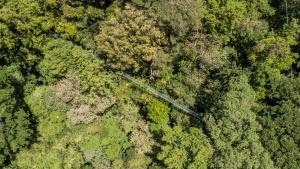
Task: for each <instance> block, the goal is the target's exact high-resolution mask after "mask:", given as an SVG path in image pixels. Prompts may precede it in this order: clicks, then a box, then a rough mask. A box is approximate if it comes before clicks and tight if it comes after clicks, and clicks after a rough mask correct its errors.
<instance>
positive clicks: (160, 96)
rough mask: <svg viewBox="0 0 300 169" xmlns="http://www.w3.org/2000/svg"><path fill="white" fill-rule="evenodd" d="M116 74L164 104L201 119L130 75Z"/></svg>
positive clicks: (185, 107) (198, 115) (196, 114)
mask: <svg viewBox="0 0 300 169" xmlns="http://www.w3.org/2000/svg"><path fill="white" fill-rule="evenodd" d="M117 74H119V75H121V76H123V77H124V78H126V79H127V80H129V81H131V82H133V83H134V84H136V85H137V86H139V87H141V88H143V89H144V90H145V91H147V92H148V93H150V94H153V95H154V96H156V97H158V98H161V99H162V100H164V101H165V102H167V103H170V104H172V105H173V106H174V107H176V108H177V109H179V110H182V111H183V112H185V113H187V114H189V115H192V116H193V117H196V118H198V119H200V118H201V114H198V113H196V112H194V111H193V110H191V109H189V108H188V107H187V106H184V105H181V104H179V103H177V102H176V101H175V100H173V99H171V98H170V97H169V96H167V95H164V94H162V93H160V92H158V91H156V90H155V89H154V88H152V87H150V86H149V85H146V84H144V83H142V82H141V81H139V80H137V79H135V78H134V77H132V76H131V75H129V74H127V73H117Z"/></svg>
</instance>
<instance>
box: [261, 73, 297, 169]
mask: <svg viewBox="0 0 300 169" xmlns="http://www.w3.org/2000/svg"><path fill="white" fill-rule="evenodd" d="M271 85H272V88H271V91H270V92H269V94H268V95H267V96H268V97H267V99H268V102H267V104H264V105H263V107H262V110H261V111H260V112H259V114H258V115H259V116H258V119H259V121H260V122H261V124H262V127H263V128H262V131H261V133H260V137H261V140H262V143H263V145H264V147H266V149H267V150H268V151H269V152H270V155H271V157H272V159H273V161H274V163H275V166H276V167H277V168H286V169H288V168H290V169H296V168H299V167H300V163H299V161H300V147H299V140H300V132H299V131H300V129H299V128H300V127H299V125H298V124H299V123H300V109H299V104H298V102H299V100H300V96H299V94H298V92H297V91H300V88H299V86H300V78H299V77H297V78H288V77H285V76H282V77H281V79H280V80H277V81H273V82H272V83H271Z"/></svg>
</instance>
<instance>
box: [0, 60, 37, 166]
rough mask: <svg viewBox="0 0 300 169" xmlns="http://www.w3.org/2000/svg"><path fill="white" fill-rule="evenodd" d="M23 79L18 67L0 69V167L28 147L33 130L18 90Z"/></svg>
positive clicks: (20, 92) (28, 113)
mask: <svg viewBox="0 0 300 169" xmlns="http://www.w3.org/2000/svg"><path fill="white" fill-rule="evenodd" d="M22 83H24V79H23V77H22V74H21V73H20V71H19V67H18V66H15V65H12V66H9V67H8V66H1V69H0V135H1V139H0V152H1V153H0V154H1V155H0V167H3V166H5V165H7V164H8V163H9V162H10V160H11V159H13V157H14V155H15V154H16V153H18V152H19V151H20V150H22V149H24V148H26V147H27V146H28V145H30V143H31V141H32V140H33V136H32V135H33V128H32V121H31V117H30V112H29V111H28V110H27V109H26V107H25V105H26V104H25V103H24V101H23V100H22V98H21V96H22V94H23V93H22V91H21V90H20V88H21V85H22Z"/></svg>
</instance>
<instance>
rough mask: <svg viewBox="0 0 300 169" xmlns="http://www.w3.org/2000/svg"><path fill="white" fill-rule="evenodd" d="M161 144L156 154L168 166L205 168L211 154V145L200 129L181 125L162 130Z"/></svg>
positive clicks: (190, 168) (193, 168)
mask: <svg viewBox="0 0 300 169" xmlns="http://www.w3.org/2000/svg"><path fill="white" fill-rule="evenodd" d="M162 141H163V144H162V146H161V152H159V154H158V155H157V158H158V159H159V160H162V161H163V162H164V164H165V165H166V166H167V167H168V168H174V169H181V168H188V169H205V168H207V163H208V160H209V158H210V157H211V156H212V153H213V151H212V147H211V146H210V144H209V142H208V140H207V138H206V137H205V135H204V134H203V132H202V130H201V129H198V128H194V127H191V128H189V129H188V130H184V129H183V128H182V127H181V126H174V127H173V128H169V127H168V128H166V129H165V130H163V137H162Z"/></svg>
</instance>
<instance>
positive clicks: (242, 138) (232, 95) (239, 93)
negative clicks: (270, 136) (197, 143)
mask: <svg viewBox="0 0 300 169" xmlns="http://www.w3.org/2000/svg"><path fill="white" fill-rule="evenodd" d="M224 89H225V90H224ZM214 102H215V104H214V106H213V107H212V108H211V112H210V113H209V114H206V116H205V119H204V121H205V124H206V128H207V130H208V133H209V136H210V138H211V139H212V141H213V146H214V148H215V153H214V155H213V158H212V159H211V161H210V164H209V168H232V169H234V168H274V166H273V161H272V160H271V158H270V155H269V153H268V151H266V150H265V149H264V147H263V146H262V144H261V142H260V138H259V135H258V132H259V131H260V130H261V126H260V124H259V123H258V122H257V121H256V115H255V113H254V112H253V111H252V108H253V106H254V105H255V92H254V90H253V89H252V88H251V87H250V85H249V84H248V79H247V76H246V75H239V76H233V77H231V78H230V80H229V81H228V82H225V84H223V92H222V93H221V94H220V97H216V99H215V100H214Z"/></svg>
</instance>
